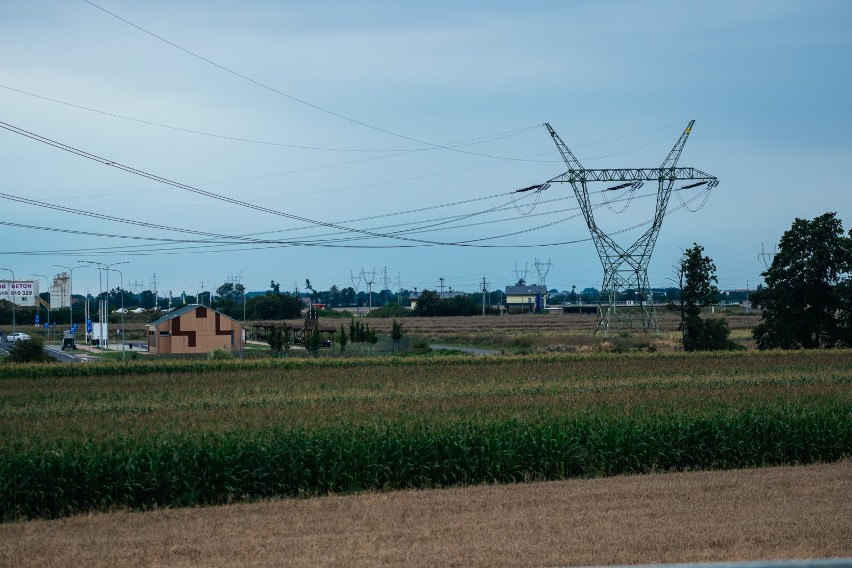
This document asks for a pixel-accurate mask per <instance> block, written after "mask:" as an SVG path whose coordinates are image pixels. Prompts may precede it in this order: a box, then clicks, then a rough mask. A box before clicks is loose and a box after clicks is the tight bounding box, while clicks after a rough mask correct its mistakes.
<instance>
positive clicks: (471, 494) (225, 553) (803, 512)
mask: <svg viewBox="0 0 852 568" xmlns="http://www.w3.org/2000/svg"><path fill="white" fill-rule="evenodd" d="M850 510H852V462H849V461H843V462H839V463H834V464H819V465H811V466H801V467H780V468H762V469H748V470H734V471H713V472H692V473H674V474H653V475H642V476H629V477H612V478H606V479H593V480H570V481H561V482H548V483H533V484H521V485H511V486H477V487H467V488H455V489H447V490H429V491H401V492H387V493H368V494H362V495H355V496H326V497H318V498H313V499H298V500H283V501H269V502H262V503H255V504H242V505H230V506H223V507H210V508H201V509H181V510H162V511H153V512H148V513H128V512H116V513H110V514H97V515H89V516H78V517H72V518H67V519H60V520H53V521H33V522H27V523H15V524H5V525H0V542H2V543H3V546H0V566H10V567H11V566H15V567H20V568H24V567H35V566H92V567H97V566H109V567H112V566H187V565H192V566H206V567H211V568H215V567H218V566H236V565H252V566H312V567H313V566H471V567H477V566H483V567H485V566H487V567H495V566H557V565H564V566H577V565H605V564H632V563H658V562H699V561H700V562H709V561H732V560H758V559H806V558H819V557H849V556H852V515H850V514H849V511H850Z"/></svg>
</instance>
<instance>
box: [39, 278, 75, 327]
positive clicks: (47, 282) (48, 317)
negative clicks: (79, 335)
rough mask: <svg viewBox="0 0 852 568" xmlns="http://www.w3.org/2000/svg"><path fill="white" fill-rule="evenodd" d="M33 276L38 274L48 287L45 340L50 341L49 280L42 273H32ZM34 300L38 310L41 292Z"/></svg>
mask: <svg viewBox="0 0 852 568" xmlns="http://www.w3.org/2000/svg"><path fill="white" fill-rule="evenodd" d="M33 276H39V277H41V278H44V283H45V285H47V286H48V289H47V340H48V341H50V287H49V286H50V280H48V279H47V276H46V275H44V274H33ZM35 301H36V310H38V305H39V304H40V303H41V294H39V295H38V296H36V298H35ZM36 313H38V311H36ZM71 325H73V324H71Z"/></svg>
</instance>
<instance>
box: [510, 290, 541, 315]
mask: <svg viewBox="0 0 852 568" xmlns="http://www.w3.org/2000/svg"><path fill="white" fill-rule="evenodd" d="M546 306H547V287H546V286H538V285H533V286H506V311H508V312H509V313H510V314H526V313H531V312H532V313H539V312H541V311H543V310H544V308H545V307H546Z"/></svg>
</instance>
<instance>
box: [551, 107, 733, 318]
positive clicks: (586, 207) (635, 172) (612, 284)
mask: <svg viewBox="0 0 852 568" xmlns="http://www.w3.org/2000/svg"><path fill="white" fill-rule="evenodd" d="M693 124H695V121H694V120H692V121H690V122H689V125H688V126H687V127H686V129H685V130H684V131H683V133H682V134H681V135H680V138H678V141H677V142H676V143H675V145H674V147H673V148H672V149H671V151H670V152H669V154H668V156H666V159H665V160H663V163H662V165H661V166H660V167H658V168H619V169H600V170H587V169H586V168H584V167H583V166H582V165H581V164H580V161H579V160H577V157H576V156H574V154H573V153H572V152H571V150H569V149H568V147H567V146H566V145H565V143H564V142H562V139H561V138H560V137H559V135H558V134H556V131H555V130H553V128H551V126H550V125H549V124H545V126H546V127H547V130H548V131H549V132H550V136H551V137H552V138H553V142H554V143H555V144H556V147H557V148H558V149H559V153H560V154H562V159H563V160H565V164H566V165H567V166H568V171H567V172H565V173H563V174H561V175H559V176H556V177H555V178H552V179H551V180H548V181H547V182H546V183H545V184H542V185H541V186H540V187H541V188H542V189H546V188H547V186H548V185H549V184H551V183H554V182H560V183H570V184H571V187H572V188H573V190H574V195H575V196H576V197H577V202H578V203H579V204H580V209H581V211H582V212H583V217H584V218H585V219H586V224H587V225H588V227H589V231H590V232H591V235H592V241H593V242H594V243H595V248H596V249H597V251H598V256H599V257H600V259H601V264H602V265H603V269H604V277H603V285H602V286H601V298H600V300H599V305H598V321H597V325H596V327H595V333H597V331H598V330H599V329H601V328H603V330H604V335H608V333H609V328H610V325H611V323H612V321H613V320H616V321H617V322H618V323H619V324H620V327H633V326H634V325H635V323H636V321H635V320H636V319H640V320H641V324H642V329H643V330H644V331H650V330H654V331H659V327H658V325H657V316H656V313H655V312H654V304H653V301H652V302H650V304H649V303H648V300H649V299H650V291H651V286H650V284H649V281H648V264H649V263H650V262H651V254H652V253H653V252H654V245H655V244H656V242H657V236H658V235H659V234H660V228H661V227H662V224H663V217H665V214H666V207H667V206H668V203H669V198H670V197H671V194H672V188H673V186H674V182H675V181H691V182H692V183H689V184H688V185H685V186H683V187H681V188H679V189H691V188H694V187H699V186H707V187H706V189H707V190H708V191H709V190H710V189H712V188H714V187H716V186H717V185H718V184H719V181H718V180H717V179H716V177H715V176H711V175H710V174H707V173H704V172H702V171H701V170H698V169H695V168H684V167H678V166H677V161H678V159H679V158H680V154H681V152H683V147H684V145H685V144H686V139H687V138H688V137H689V133H690V132H691V131H692V125H693ZM646 181H647V182H653V181H656V182H657V183H658V184H659V186H658V189H657V203H656V209H655V212H654V219H653V221H652V223H651V226H650V227H649V228H648V229H647V230H646V231H645V232H644V233H643V234H642V235H641V236H640V237H639V238H638V239H637V240H636V241H635V242H634V243H633V244H632V245H630V246H628V247H622V246H621V245H619V244H618V243H616V242H615V241H614V240H613V239H612V237H610V236H609V235H607V234H606V233H605V232H603V231H602V230H601V229H600V228H599V227H598V226H597V223H596V222H595V217H594V209H593V207H592V204H591V201H590V199H589V191H588V184H589V183H591V182H622V183H621V184H619V185H616V186H614V187H610V188H607V189H606V190H619V189H624V188H626V187H630V186H633V185H634V184H637V183H641V182H646ZM606 190H605V191H606ZM626 290H635V291H636V295H637V299H638V301H639V309H638V314H637V310H635V309H634V310H626V311H623V312H619V311H616V304H615V300H616V298H617V297H618V294H619V293H621V292H624V291H626ZM637 316H638V317H637Z"/></svg>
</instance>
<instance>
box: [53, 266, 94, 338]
mask: <svg viewBox="0 0 852 568" xmlns="http://www.w3.org/2000/svg"><path fill="white" fill-rule="evenodd" d="M53 266H56V267H57V268H64V269H66V270H67V271H69V272H70V273H71V283H70V284H69V286H68V325H70V326H71V327H74V270H76V269H78V268H88V266H86V265H85V264H79V265H77V266H75V267H74V268H71V267H70V266H62V265H61V264H54V265H53ZM87 301H88V300H87ZM60 303H61V302H60Z"/></svg>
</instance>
